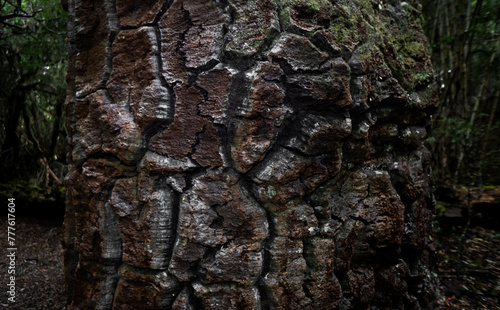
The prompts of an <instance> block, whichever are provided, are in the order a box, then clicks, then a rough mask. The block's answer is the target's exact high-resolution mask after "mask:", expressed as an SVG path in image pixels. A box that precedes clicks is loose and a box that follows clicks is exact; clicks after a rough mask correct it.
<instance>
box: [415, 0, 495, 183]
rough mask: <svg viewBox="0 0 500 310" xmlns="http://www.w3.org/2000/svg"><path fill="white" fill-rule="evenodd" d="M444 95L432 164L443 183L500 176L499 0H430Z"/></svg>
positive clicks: (427, 12) (428, 16) (429, 26)
mask: <svg viewBox="0 0 500 310" xmlns="http://www.w3.org/2000/svg"><path fill="white" fill-rule="evenodd" d="M425 2H426V3H425V4H424V16H425V20H426V23H425V26H426V31H427V34H428V37H429V39H430V42H431V44H432V51H433V63H434V65H435V67H436V72H437V73H438V74H437V78H438V82H439V84H440V86H441V87H440V88H441V96H440V102H439V109H438V112H437V113H436V114H435V120H434V131H433V133H432V138H431V140H430V142H431V144H432V146H433V155H434V163H433V169H434V172H435V175H436V181H437V182H438V183H439V185H441V186H450V185H452V184H457V185H467V186H479V187H481V186H482V185H483V184H491V185H495V184H499V182H500V178H499V176H500V161H498V157H499V155H500V154H499V146H500V139H499V137H500V121H499V118H498V114H499V112H498V100H499V97H500V74H499V68H500V1H498V0H467V1H466V0H438V1H425Z"/></svg>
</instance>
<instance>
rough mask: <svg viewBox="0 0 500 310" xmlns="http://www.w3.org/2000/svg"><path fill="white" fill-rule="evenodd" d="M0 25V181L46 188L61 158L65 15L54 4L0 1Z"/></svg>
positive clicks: (52, 1) (47, 1)
mask: <svg viewBox="0 0 500 310" xmlns="http://www.w3.org/2000/svg"><path fill="white" fill-rule="evenodd" d="M0 24H1V25H0V72H2V76H1V77H0V128H1V130H0V132H1V134H0V159H1V163H0V170H1V171H2V181H6V180H11V179H15V178H19V179H23V180H27V181H29V180H31V181H38V182H36V183H40V182H41V181H42V180H43V179H44V178H45V182H46V183H48V182H47V173H45V172H48V169H50V168H49V166H50V165H53V163H54V161H56V160H58V159H59V160H60V159H61V158H63V157H64V143H65V141H64V137H65V132H64V126H63V124H64V120H63V113H62V110H63V105H64V97H65V80H64V75H65V71H66V47H65V39H66V35H65V33H66V31H65V29H66V13H65V12H64V11H63V9H62V7H61V5H60V3H59V1H55V0H38V1H21V0H19V1H10V0H1V1H0ZM54 179H56V178H54Z"/></svg>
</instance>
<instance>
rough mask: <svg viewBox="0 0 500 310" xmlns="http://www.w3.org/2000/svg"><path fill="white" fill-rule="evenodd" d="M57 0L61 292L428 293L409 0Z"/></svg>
mask: <svg viewBox="0 0 500 310" xmlns="http://www.w3.org/2000/svg"><path fill="white" fill-rule="evenodd" d="M129 3H131V2H127V1H121V0H117V1H116V2H115V1H110V0H97V1H96V0H92V1H90V0H81V1H69V17H70V21H69V50H70V61H69V71H68V99H67V102H66V110H67V116H68V132H69V136H70V138H69V145H70V152H69V154H68V160H69V162H70V163H71V171H70V173H69V175H68V176H67V178H66V184H67V195H68V196H67V210H66V216H65V234H64V244H65V248H66V251H65V273H66V278H67V288H68V297H69V299H68V304H69V309H242V310H243V309H245V310H247V309H422V308H428V307H430V306H431V305H432V303H433V300H434V297H435V295H434V292H435V290H434V282H435V279H434V278H433V277H432V276H431V273H430V272H429V267H428V265H429V263H430V259H431V258H432V242H431V239H430V235H432V228H431V222H432V218H433V211H434V204H433V197H432V191H431V187H432V182H431V171H430V166H429V164H430V155H429V152H428V151H427V150H426V148H425V147H424V146H423V140H424V139H425V137H426V130H427V129H428V126H429V120H430V113H431V112H432V111H433V110H434V109H435V105H436V94H437V88H436V85H435V83H434V82H433V78H432V69H431V65H430V60H429V57H428V54H427V49H428V47H427V43H426V40H425V37H424V35H423V32H422V29H421V25H420V23H419V19H420V4H419V3H418V1H406V2H399V1H391V4H384V3H382V2H380V3H379V2H373V1H372V2H369V1H336V2H335V4H331V3H330V1H302V0H298V1H288V0H281V1H269V0H252V1H241V0H228V1H211V0H174V1H154V0H150V1H142V2H140V3H134V4H133V5H132V4H129Z"/></svg>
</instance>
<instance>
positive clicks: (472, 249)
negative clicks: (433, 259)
mask: <svg viewBox="0 0 500 310" xmlns="http://www.w3.org/2000/svg"><path fill="white" fill-rule="evenodd" d="M436 223H438V221H436ZM493 228H495V227H493ZM498 228H500V227H496V229H492V227H489V228H485V227H481V226H473V225H471V226H470V227H469V228H468V229H467V230H466V232H465V233H464V232H463V228H462V227H461V226H455V225H451V226H450V225H449V223H444V224H443V222H442V223H438V224H437V225H436V232H437V234H436V242H435V243H436V254H437V268H436V270H435V273H436V275H437V277H438V278H439V280H440V287H439V294H440V298H439V299H438V302H437V304H436V307H435V309H467V310H468V309H489V310H490V309H500V230H499V229H498ZM0 230H1V231H2V234H5V235H6V232H7V218H6V217H5V216H2V217H0ZM61 235H62V228H61V218H58V219H54V218H52V219H46V218H45V219H44V218H41V217H36V218H33V217H17V218H16V235H15V237H16V240H15V241H16V246H17V249H18V250H17V253H16V289H17V294H16V303H15V304H13V303H9V302H8V300H7V297H6V294H5V290H2V293H1V298H0V309H22V310H43V309H55V310H57V309H64V308H65V293H64V275H63V271H62V269H63V250H62V246H61ZM6 237H7V236H3V237H2V239H3V240H6V239H7V238H6ZM7 263H8V260H7V257H6V255H2V259H1V260H0V270H1V272H0V274H1V279H2V286H4V283H8V282H7V280H8V276H9V275H8V274H7V272H4V271H6V270H7Z"/></svg>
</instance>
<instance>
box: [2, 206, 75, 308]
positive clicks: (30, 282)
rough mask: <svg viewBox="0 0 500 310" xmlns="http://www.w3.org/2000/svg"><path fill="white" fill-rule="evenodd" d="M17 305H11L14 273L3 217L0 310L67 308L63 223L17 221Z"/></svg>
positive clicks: (4, 218)
mask: <svg viewBox="0 0 500 310" xmlns="http://www.w3.org/2000/svg"><path fill="white" fill-rule="evenodd" d="M15 229H16V230H15V236H14V237H15V245H16V247H17V251H16V255H15V262H16V266H15V277H16V278H15V284H16V285H15V286H16V290H17V294H16V302H15V303H9V302H8V300H7V297H8V296H7V294H6V290H5V287H6V286H7V284H8V283H9V282H8V280H9V277H10V276H11V275H12V274H8V272H7V270H8V269H7V268H8V266H7V263H8V262H9V261H8V259H9V258H8V257H7V254H8V253H6V252H7V248H6V246H5V245H6V240H7V217H5V216H3V217H0V231H1V236H2V237H1V238H2V240H5V242H2V244H3V245H4V248H3V249H2V259H1V260H0V274H1V279H2V292H1V298H0V309H19V310H42V309H54V310H58V309H64V307H65V293H64V276H63V271H62V268H63V250H62V246H61V234H62V229H61V222H60V221H55V220H51V219H40V218H38V219H36V218H25V217H18V218H16V225H15Z"/></svg>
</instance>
